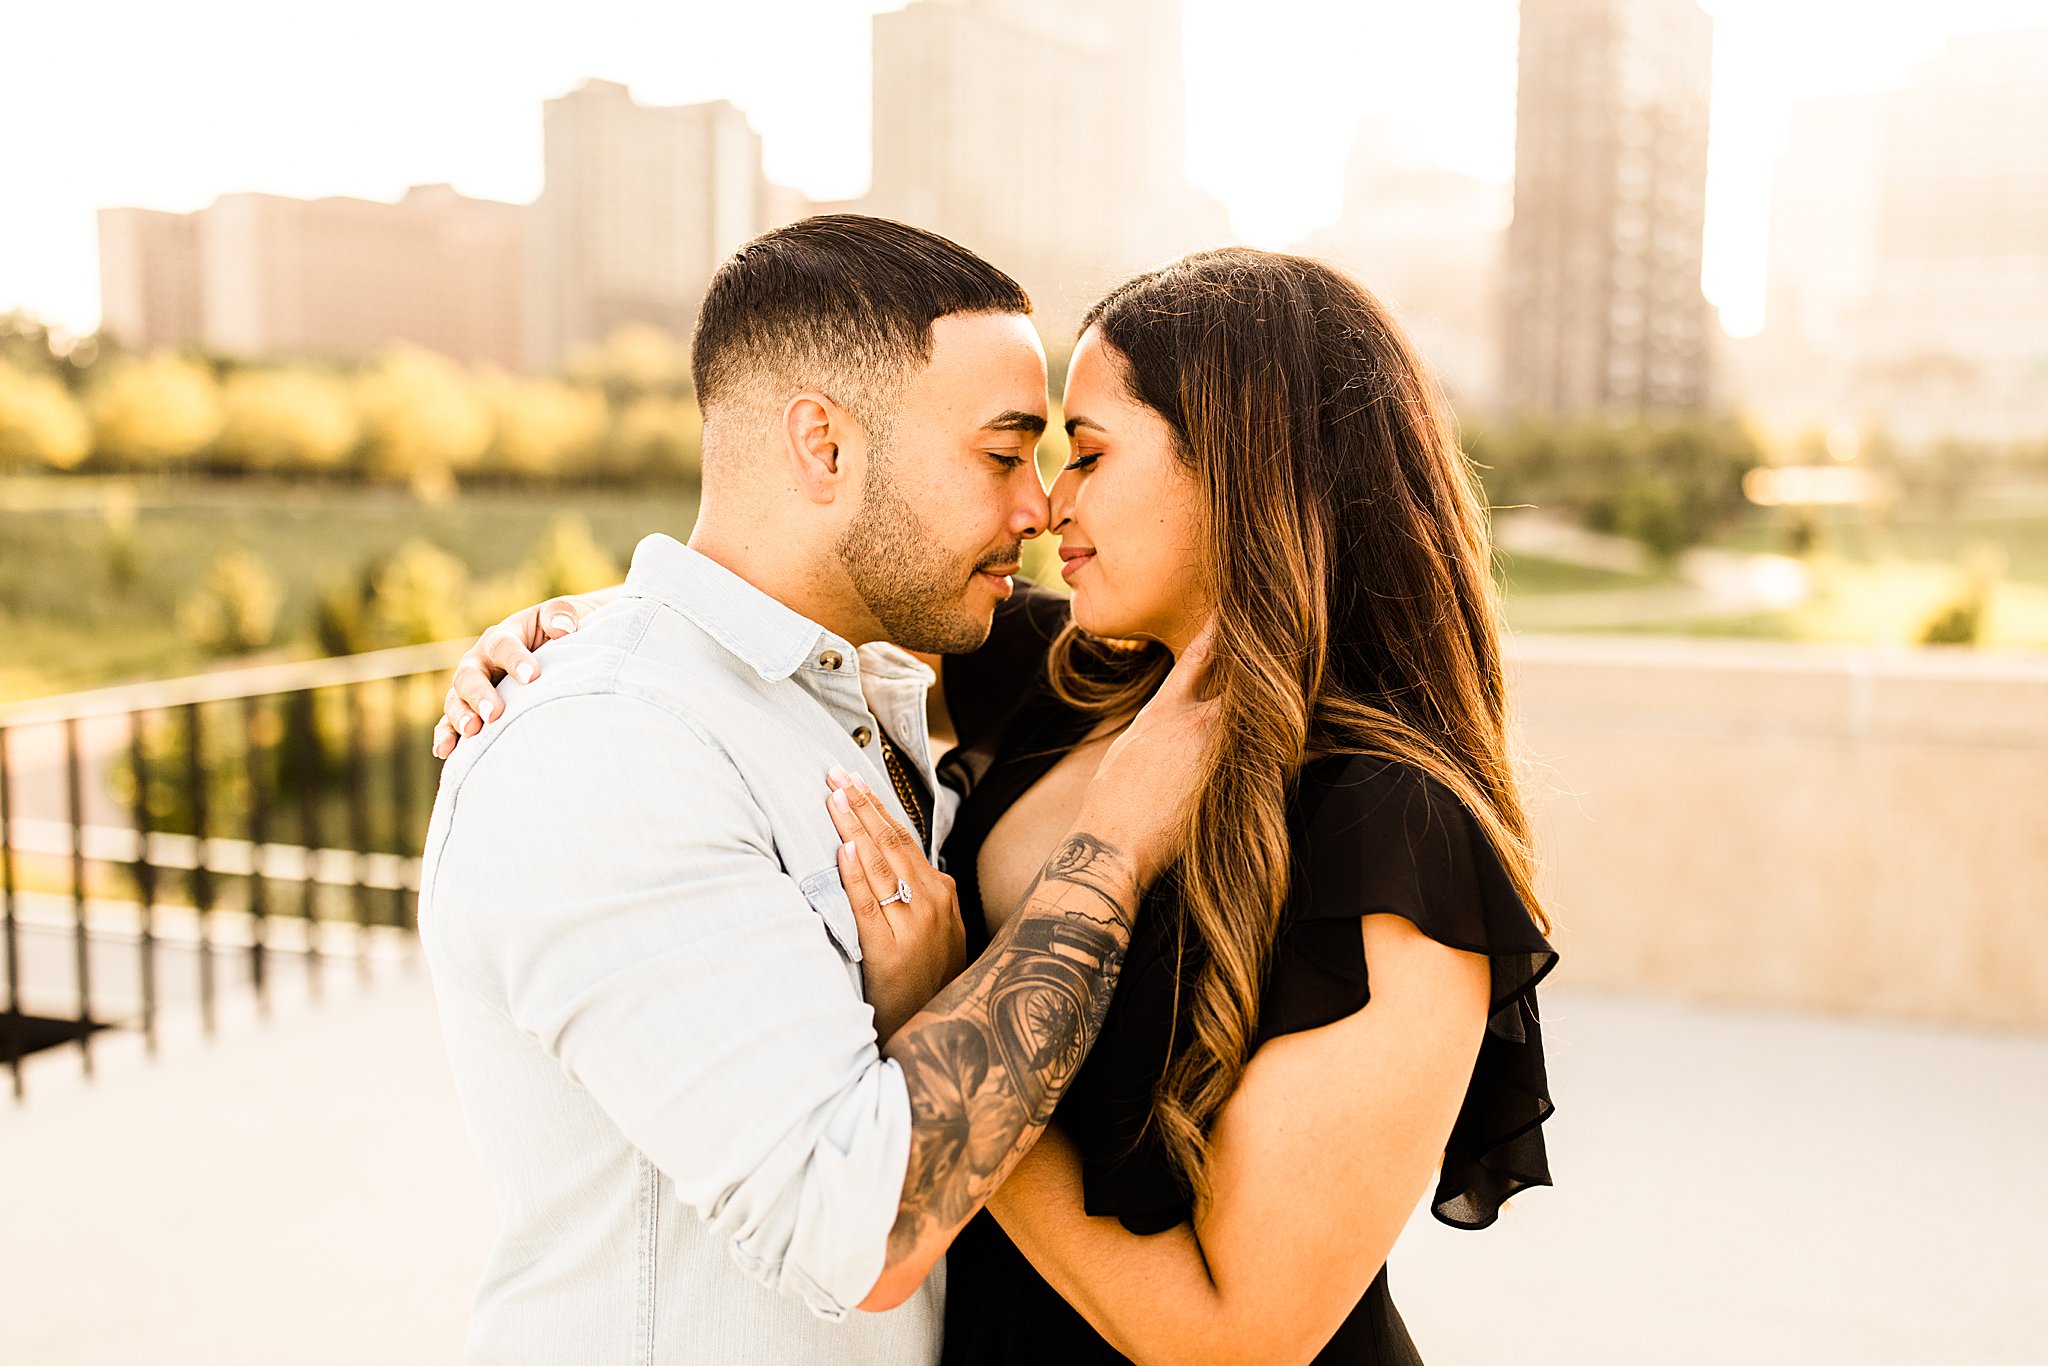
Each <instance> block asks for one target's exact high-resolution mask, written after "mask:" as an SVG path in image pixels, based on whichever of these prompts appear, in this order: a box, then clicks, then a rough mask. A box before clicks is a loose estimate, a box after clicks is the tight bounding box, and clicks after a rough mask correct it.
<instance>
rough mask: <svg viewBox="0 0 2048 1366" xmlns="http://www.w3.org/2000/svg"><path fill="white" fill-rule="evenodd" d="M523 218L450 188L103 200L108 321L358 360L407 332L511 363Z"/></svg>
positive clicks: (134, 335)
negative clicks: (144, 203)
mask: <svg viewBox="0 0 2048 1366" xmlns="http://www.w3.org/2000/svg"><path fill="white" fill-rule="evenodd" d="M526 215H527V211H526V210H525V209H524V208H523V207H522V206H520V205H516V204H503V203H498V202H496V201H494V200H484V199H471V198H468V197H467V196H464V195H460V194H457V193H456V192H455V191H454V190H452V189H450V188H449V187H448V186H446V185H421V186H415V187H414V188H412V189H410V190H408V191H407V192H406V194H405V196H404V198H402V199H401V200H399V202H398V203H396V204H384V203H378V202H376V201H373V200H366V199H348V198H340V197H335V198H328V199H312V200H306V199H287V198H284V197H281V196H278V195H267V194H230V195H223V196H221V198H220V199H219V200H217V201H215V202H214V203H213V204H212V205H211V206H209V207H207V208H205V209H202V210H200V211H198V212H197V213H192V214H168V213H158V212H154V211H151V210H145V209H107V210H103V211H102V212H101V214H100V275H101V280H102V282H103V288H104V293H105V304H104V307H103V312H104V315H105V321H104V325H105V326H106V328H107V330H108V331H109V332H111V333H112V334H113V335H115V336H116V337H118V338H119V339H120V340H121V341H122V342H124V343H125V344H127V345H130V346H134V347H137V348H139V349H148V348H152V347H157V346H200V347H205V348H207V349H209V350H213V351H218V352H222V353H224V354H227V355H235V356H247V357H266V358H267V357H295V356H296V357H308V358H316V359H323V360H357V359H361V358H363V357H366V356H369V355H372V354H374V353H375V352H377V351H379V350H381V349H382V348H384V347H386V346H389V345H391V344H392V343H394V342H411V343H414V344H416V345H419V346H424V347H427V348H429V349H431V350H435V351H439V352H441V353H443V354H445V355H448V356H451V357H453V358H454V359H456V360H460V361H463V362H466V363H472V364H477V363H489V364H496V365H501V366H505V367H507V368H514V367H516V366H517V365H518V364H519V362H520V345H519V342H520V320H521V318H522V317H523V315H524V298H523V295H524V288H525V280H526V257H527V246H526V226H527V224H526Z"/></svg>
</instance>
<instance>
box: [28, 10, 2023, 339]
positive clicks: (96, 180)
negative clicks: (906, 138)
mask: <svg viewBox="0 0 2048 1366" xmlns="http://www.w3.org/2000/svg"><path fill="white" fill-rule="evenodd" d="M902 3H903V0H750V2H749V3H747V4H744V5H737V4H732V3H730V2H729V0H669V2H668V3H663V4H652V3H641V4H629V3H618V0H586V2H585V3H583V4H581V5H578V6H574V7H573V8H572V7H570V6H563V5H555V4H542V3H536V2H535V0H492V2H491V3H488V4H486V3H481V2H480V0H353V3H350V4H348V5H345V6H344V5H333V4H303V5H282V4H278V3H276V0H182V3H179V4H175V5H167V4H163V3H161V0H146V2H145V0H101V2H100V3H97V4H93V5H78V4H66V5H34V6H14V7H10V12H9V13H8V14H7V16H6V19H5V27H4V30H0V43H4V46H5V47H6V49H7V51H8V55H9V58H10V60H9V61H8V62H7V67H8V71H7V76H6V79H5V81H4V82H0V310H5V309H7V308H11V307H23V308H27V309H29V310H30V311H32V312H35V313H37V314H40V315H41V316H43V317H45V318H47V319H49V320H51V321H54V322H56V323H59V324H61V325H63V326H65V327H68V328H70V329H72V330H74V331H88V330H90V329H91V328H92V327H93V326H94V325H95V324H96V322H97V320H98V317H99V284H98V263H97V262H98V258H97V239H96V234H95V228H94V222H93V211H94V210H95V209H96V208H98V207H100V206H102V205H113V204H139V205H143V206H147V207H151V208H164V209H177V210H188V209H196V208H199V207H201V206H202V205H204V204H206V203H208V202H210V201H211V200H212V199H213V198H214V197H215V196H216V195H218V194H221V193H224V192H229V191H235V190H267V191H271V192H274V193H278V194H289V195H305V196H312V195H321V194H352V195H360V196H365V197H370V198H385V199H389V198H395V197H396V196H397V195H398V194H399V193H400V192H401V191H403V189H404V188H405V187H406V186H407V185H410V184H415V183H425V182H432V181H452V182H453V183H454V184H455V185H456V187H457V188H459V189H461V190H463V191H465V192H467V193H470V194H474V195H483V196H489V197H492V198H502V199H509V200H520V201H524V200H528V199H531V198H532V197H533V196H534V195H535V194H536V193H538V191H539V189H540V178H541V149H540V103H541V101H542V100H543V99H546V98H548V97H550V96H553V95H558V94H561V93H563V92H565V91H567V90H569V89H571V88H573V87H574V86H575V85H577V84H578V83H580V82H581V81H582V80H583V79H584V78H585V77H587V76H603V77H606V78H609V79H612V80H617V81H623V82H625V83H626V84H628V85H630V86H631V87H632V88H633V90H634V93H635V94H636V95H637V96H638V97H639V98H641V99H643V100H646V101H648V102H652V103H683V102H689V101H695V100H704V99H712V98H717V97H721V96H723V97H725V98H729V99H731V100H733V101H734V102H735V103H737V104H738V105H740V106H741V107H742V108H744V109H745V110H747V112H748V113H749V115H750V116H751V117H752V119H753V122H754V126H755V127H756V128H758V129H759V130H760V131H761V134H762V137H763V140H764V144H765V156H766V159H767V169H768V174H769V176H770V177H771V178H773V179H775V180H779V181H781V182H783V183H785V184H789V185H794V186H796V187H797V188H799V189H802V190H804V191H806V192H808V193H810V194H812V195H813V196H815V197H819V198H842V197H848V196H851V195H854V194H858V193H859V192H860V191H861V190H862V189H864V188H865V186H866V183H867V174H868V149H867V132H868V93H869V92H868V16H869V15H870V14H872V13H874V12H875V11H877V10H885V9H896V8H900V7H901V5H902ZM1186 3H1187V19H1186V53H1185V60H1186V68H1187V78H1188V124H1187V127H1188V157H1187V171H1188V176H1189V178H1190V179H1191V180H1192V181H1193V182H1194V183H1195V184H1197V185H1199V186H1201V187H1202V188H1204V189H1206V190H1208V191H1210V192H1211V193H1213V194H1215V195H1216V196H1217V197H1218V198H1220V199H1221V200H1222V201H1223V202H1224V203H1225V204H1226V205H1227V206H1228V207H1229V209H1230V212H1231V218H1232V222H1233V224H1234V225H1235V227H1236V229H1237V231H1238V232H1239V234H1241V235H1242V236H1243V237H1244V238H1245V239H1246V240H1247V241H1250V242H1254V243H1257V244H1259V245H1263V246H1284V245H1286V244H1287V243H1289V242H1291V241H1294V240H1295V239H1297V238H1299V237H1300V236H1302V235H1303V234H1304V233H1306V232H1308V231H1309V230H1311V229H1313V228H1316V227H1318V226H1321V225H1322V224H1323V223H1325V222H1327V221H1328V220H1329V219H1330V218H1331V217H1332V216H1333V215H1334V214H1335V212H1336V210H1337V207H1338V205H1339V203H1340V200H1341V195H1342V175H1343V166H1344V160H1345V154H1346V151H1347V149H1348V148H1349V145H1350V142H1351V138H1352V134H1353V132H1354V130H1355V129H1356V128H1357V126H1358V124H1359V123H1360V121H1361V120H1362V119H1366V118H1372V119H1375V120H1379V121H1383V122H1386V123H1390V124H1392V125H1394V126H1395V127H1396V129H1397V130H1398V135H1399V138H1400V141H1401V144H1402V148H1403V151H1404V152H1405V154H1406V155H1408V156H1410V157H1412V158H1414V159H1415V160H1418V161H1425V162H1436V163H1439V164H1442V165H1446V166H1450V167H1452V168H1455V169H1458V170H1462V171H1466V172H1468V173H1471V174H1474V175H1480V176H1485V177H1489V178H1497V179H1502V180H1505V179H1507V178H1508V177H1510V176H1511V175H1512V173H1513V148H1514V92H1515V69H1514V68H1515V24H1516V20H1515V11H1516V6H1515V4H1514V0H1431V3H1429V4H1427V5H1418V4H1415V3H1413V0H1259V3H1258V4H1257V5H1256V6H1249V5H1247V4H1245V3H1244V2H1243V0H1186ZM1702 3H1703V4H1704V6H1705V8H1706V9H1707V10H1708V12H1709V13H1711V14H1712V15H1713V16H1714V17H1715V20H1716V37H1715V82H1714V116H1713V131H1712V140H1713V141H1712V153H1711V170H1710V176H1709V183H1708V189H1707V215H1708V222H1707V261H1706V289H1707V295H1708V297H1709V298H1710V299H1712V300H1714V301H1715V302H1716V303H1717V304H1719V305H1720V306H1721V309H1722V312H1723V318H1724V321H1725V322H1726V324H1727V325H1728V327H1729V328H1730V330H1732V331H1735V332H1737V333H1746V332H1751V331H1754V330H1755V328H1756V327H1757V325H1758V324H1759V322H1760V321H1761V311H1762V303H1763V277H1764V247H1765V241H1766V235H1767V226H1768V220H1769V187H1770V172H1771V161H1772V159H1773V157H1775V155H1776V154H1777V152H1778V151H1779V150H1780V148H1781V147H1782V146H1783V142H1784V135H1785V129H1786V126H1787V122H1788V119H1789V116H1790V111H1791V107H1792V105H1793V103H1794V102H1795V101H1797V100H1800V99H1803V98H1807V97H1809V96H1813V95H1820V94H1832V93H1838V92H1844V91H1851V90H1870V89H1880V88H1883V87H1886V86H1890V85H1895V84H1897V83H1898V82H1900V81H1901V80H1902V79H1904V77H1905V76H1906V75H1907V74H1908V72H1909V71H1910V70H1911V68H1912V67H1913V66H1914V64H1916V63H1917V62H1920V61H1923V60H1925V59H1926V58H1928V57H1931V56H1933V55H1935V54H1936V53H1937V52H1938V51H1939V50H1940V48H1941V44H1942V42H1943V40H1944V39H1945V38H1946V37H1947V36H1948V35H1950V34H1954V33H1963V32H1974V31H1981V30H1987V29H2000V28H2019V27H2029V26H2035V25H2042V24H2048V0H1940V3H1936V2H1935V0H1702ZM1248 15H1255V16H1256V17H1255V18H1253V17H1248ZM988 89H989V97H990V98H991V99H1086V98H1087V97H1088V92H1087V91H1085V90H1061V89H1057V88H1053V89H1036V88H1034V89H1017V88H1012V87H1006V86H1005V85H1004V83H1003V81H1002V75H1001V73H1000V72H991V73H989V80H988ZM1044 202H1045V203H1046V205H1047V209H1048V211H1049V212H1053V211H1058V210H1057V204H1058V198H1057V187H1049V188H1048V193H1047V195H1046V196H1045V200H1044Z"/></svg>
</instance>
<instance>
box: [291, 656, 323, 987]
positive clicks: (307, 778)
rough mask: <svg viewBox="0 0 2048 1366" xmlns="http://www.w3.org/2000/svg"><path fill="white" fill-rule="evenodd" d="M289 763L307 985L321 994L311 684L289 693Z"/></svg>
mask: <svg viewBox="0 0 2048 1366" xmlns="http://www.w3.org/2000/svg"><path fill="white" fill-rule="evenodd" d="M291 732H292V736H291V746H292V767H293V770H294V771H295V772H296V773H297V774H298V775H299V847H300V848H301V849H302V850H303V851H304V854H303V857H304V858H305V867H304V874H305V880H304V882H303V883H302V891H301V895H302V900H301V903H300V911H301V913H302V914H303V915H304V916H305V920H306V986H307V989H308V990H309V991H311V992H312V994H313V995H314V996H316V997H317V996H319V994H320V967H321V961H322V960H321V955H320V878H319V869H318V867H317V864H318V862H319V851H320V827H321V821H320V783H321V780H322V779H323V778H324V777H325V776H326V770H327V765H326V756H325V751H324V747H323V746H322V745H321V743H320V710H319V699H318V697H317V696H316V694H315V693H314V691H313V689H311V688H301V689H300V690H299V691H297V692H295V693H293V694H292V709H291Z"/></svg>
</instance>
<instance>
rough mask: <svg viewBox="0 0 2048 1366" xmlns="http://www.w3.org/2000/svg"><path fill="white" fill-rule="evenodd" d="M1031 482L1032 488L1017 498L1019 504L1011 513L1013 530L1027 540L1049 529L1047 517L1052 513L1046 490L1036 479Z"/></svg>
mask: <svg viewBox="0 0 2048 1366" xmlns="http://www.w3.org/2000/svg"><path fill="white" fill-rule="evenodd" d="M1030 482H1031V488H1030V489H1028V490H1027V491H1026V492H1025V494H1024V496H1023V497H1022V498H1020V499H1018V500H1017V506H1016V508H1015V510H1014V511H1012V512H1011V514H1010V529H1011V531H1012V532H1013V533H1014V534H1015V535H1017V536H1019V537H1020V538H1023V539H1025V540H1029V539H1030V538H1031V537H1033V536H1036V535H1039V534H1040V533H1042V532H1044V531H1045V530H1047V520H1046V519H1047V518H1049V517H1050V516H1051V515H1052V509H1051V507H1050V506H1049V505H1048V504H1047V501H1046V496H1045V490H1043V489H1041V488H1039V487H1038V481H1037V480H1036V479H1033V480H1031V481H1030Z"/></svg>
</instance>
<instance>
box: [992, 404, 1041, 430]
mask: <svg viewBox="0 0 2048 1366" xmlns="http://www.w3.org/2000/svg"><path fill="white" fill-rule="evenodd" d="M981 429H982V430H983V431H985V432H1029V433H1031V435H1033V436H1041V435H1043V434H1044V432H1045V419H1044V418H1043V417H1040V416H1039V415H1038V414H1037V413H1027V412H1025V411H1024V410H1023V409H1022V408H1012V409H1010V410H1009V411H1008V412H1006V413H1001V414H998V415H997V416H995V417H992V418H990V419H989V420H988V421H986V422H984V423H982V424H981Z"/></svg>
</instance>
